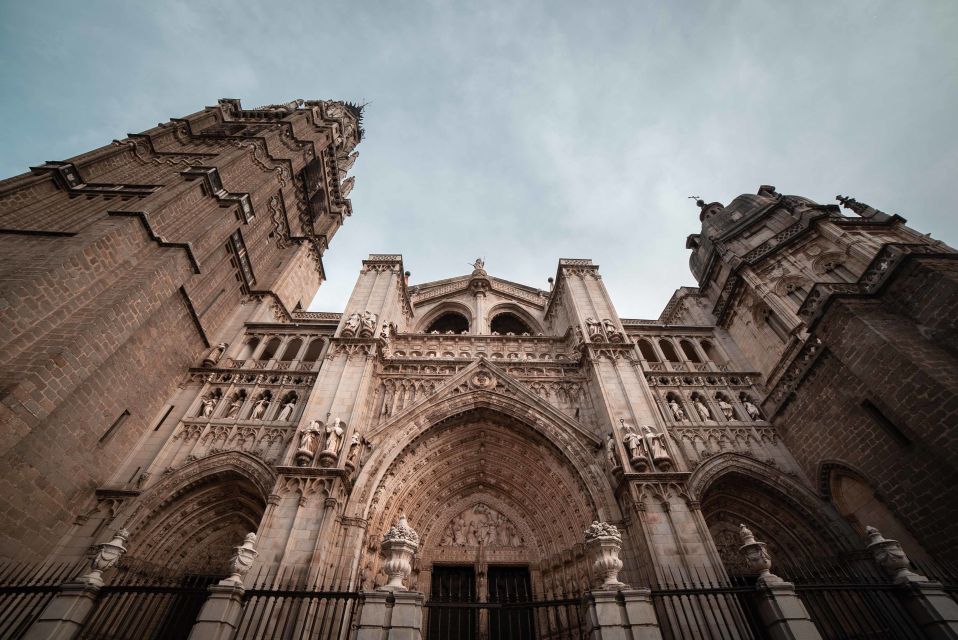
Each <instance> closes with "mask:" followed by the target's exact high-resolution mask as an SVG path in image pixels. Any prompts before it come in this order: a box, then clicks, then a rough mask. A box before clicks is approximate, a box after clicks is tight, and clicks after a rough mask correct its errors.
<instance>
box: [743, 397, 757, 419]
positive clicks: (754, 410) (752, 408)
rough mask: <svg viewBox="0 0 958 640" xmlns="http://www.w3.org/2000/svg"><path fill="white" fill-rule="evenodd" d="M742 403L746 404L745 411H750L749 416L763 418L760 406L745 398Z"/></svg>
mask: <svg viewBox="0 0 958 640" xmlns="http://www.w3.org/2000/svg"><path fill="white" fill-rule="evenodd" d="M742 404H743V405H744V406H745V412H746V413H748V417H749V418H751V419H752V420H761V419H762V412H761V411H760V410H759V408H758V407H756V406H755V405H754V404H752V401H751V400H748V399H745V400H743V401H742Z"/></svg>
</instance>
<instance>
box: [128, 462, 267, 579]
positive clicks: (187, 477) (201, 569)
mask: <svg viewBox="0 0 958 640" xmlns="http://www.w3.org/2000/svg"><path fill="white" fill-rule="evenodd" d="M272 483H273V474H272V472H271V471H270V470H269V469H268V468H267V467H266V466H265V465H264V464H263V463H262V462H260V461H259V460H257V459H255V458H253V457H251V456H247V455H245V454H241V453H235V452H234V453H223V454H217V455H213V456H209V457H207V458H203V459H201V460H197V461H195V462H192V463H190V464H188V465H186V466H185V467H183V468H182V469H179V470H177V471H176V472H174V473H172V474H170V475H169V476H168V477H166V478H164V479H163V480H161V481H160V482H158V483H157V484H155V485H154V486H152V487H150V488H149V489H148V490H147V491H146V492H145V493H144V494H143V495H142V496H141V497H140V500H139V502H138V505H137V507H136V508H135V510H134V512H133V513H132V514H131V515H130V517H129V518H128V520H127V525H126V526H127V528H128V529H129V531H130V542H129V545H128V547H129V554H128V555H129V557H131V558H135V559H137V560H140V561H143V562H145V563H147V564H148V565H150V566H154V567H157V568H162V569H164V570H165V571H168V572H169V573H171V574H186V573H198V574H209V575H219V574H222V573H223V572H224V571H225V569H226V567H227V562H228V560H229V557H230V555H231V553H232V548H233V547H234V546H235V545H236V544H238V543H239V542H240V541H242V539H243V536H245V535H246V534H247V533H249V532H251V531H256V530H257V529H258V527H259V522H260V519H261V518H262V516H263V512H264V511H265V509H266V498H267V495H268V491H269V487H271V486H272Z"/></svg>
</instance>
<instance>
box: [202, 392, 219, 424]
mask: <svg viewBox="0 0 958 640" xmlns="http://www.w3.org/2000/svg"><path fill="white" fill-rule="evenodd" d="M218 400H219V398H217V397H216V396H215V395H214V394H210V395H208V396H206V397H205V398H203V399H202V400H201V401H200V404H201V405H202V406H201V407H200V416H202V417H203V418H209V417H210V416H211V415H213V411H215V410H216V403H217V401H218Z"/></svg>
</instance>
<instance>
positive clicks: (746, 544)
mask: <svg viewBox="0 0 958 640" xmlns="http://www.w3.org/2000/svg"><path fill="white" fill-rule="evenodd" d="M738 536H739V538H740V539H741V541H742V546H741V547H739V551H741V552H742V553H743V554H744V555H745V563H746V564H747V565H748V568H749V569H751V570H752V571H755V572H757V573H758V581H759V582H760V583H762V584H774V583H778V582H782V579H781V578H779V577H778V576H777V575H775V574H774V573H772V572H771V571H770V569H771V568H772V557H771V556H770V555H768V549H766V546H765V543H764V542H758V541H757V540H755V534H753V533H752V530H751V529H749V528H748V527H746V526H745V525H744V524H740V525H739V530H738Z"/></svg>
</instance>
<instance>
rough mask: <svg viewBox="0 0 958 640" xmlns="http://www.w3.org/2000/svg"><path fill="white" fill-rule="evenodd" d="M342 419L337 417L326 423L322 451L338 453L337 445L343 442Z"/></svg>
mask: <svg viewBox="0 0 958 640" xmlns="http://www.w3.org/2000/svg"><path fill="white" fill-rule="evenodd" d="M342 424H343V421H342V420H340V419H339V418H336V419H335V420H333V421H332V422H331V423H330V424H328V425H326V447H325V448H324V449H323V451H330V452H332V453H339V447H340V446H341V445H342V443H343V427H342Z"/></svg>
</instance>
